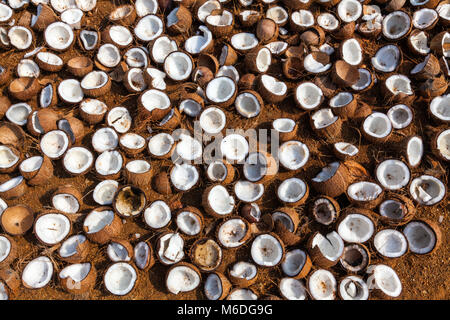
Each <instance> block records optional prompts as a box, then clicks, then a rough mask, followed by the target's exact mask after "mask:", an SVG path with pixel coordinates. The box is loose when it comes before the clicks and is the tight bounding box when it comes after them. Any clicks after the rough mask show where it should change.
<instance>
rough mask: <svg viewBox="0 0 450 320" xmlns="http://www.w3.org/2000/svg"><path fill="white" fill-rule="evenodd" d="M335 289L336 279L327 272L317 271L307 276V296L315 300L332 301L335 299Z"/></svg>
mask: <svg viewBox="0 0 450 320" xmlns="http://www.w3.org/2000/svg"><path fill="white" fill-rule="evenodd" d="M336 287H337V283H336V278H335V277H334V276H333V274H332V273H331V272H330V271H328V270H324V269H319V270H316V271H314V272H313V273H312V274H311V275H310V276H309V279H308V289H309V294H310V295H311V296H312V297H313V299H315V300H334V299H335V298H336V289H337V288H336Z"/></svg>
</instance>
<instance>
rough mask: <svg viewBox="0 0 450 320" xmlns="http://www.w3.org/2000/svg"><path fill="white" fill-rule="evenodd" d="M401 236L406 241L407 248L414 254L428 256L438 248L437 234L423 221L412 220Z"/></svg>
mask: <svg viewBox="0 0 450 320" xmlns="http://www.w3.org/2000/svg"><path fill="white" fill-rule="evenodd" d="M403 234H404V235H405V237H406V239H407V240H408V247H409V249H410V250H411V252H413V253H416V254H428V253H430V252H432V251H434V249H435V248H436V247H437V246H438V242H439V239H438V236H439V235H438V234H436V232H435V230H434V229H433V228H432V227H431V226H430V225H429V224H427V223H426V222H425V221H421V220H414V221H411V222H409V223H408V224H407V225H406V226H405V228H404V229H403Z"/></svg>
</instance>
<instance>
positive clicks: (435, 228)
mask: <svg viewBox="0 0 450 320" xmlns="http://www.w3.org/2000/svg"><path fill="white" fill-rule="evenodd" d="M412 221H418V222H422V223H424V224H426V225H428V226H429V227H430V228H431V230H433V232H434V235H435V236H436V244H435V245H434V248H433V249H432V250H431V251H430V252H428V253H425V255H429V254H432V253H434V252H436V250H438V249H439V247H440V246H441V244H442V239H443V238H442V236H443V235H442V230H441V228H440V227H439V225H438V224H437V223H436V222H434V221H432V220H430V219H428V218H421V219H414V220H412ZM421 255H424V254H421Z"/></svg>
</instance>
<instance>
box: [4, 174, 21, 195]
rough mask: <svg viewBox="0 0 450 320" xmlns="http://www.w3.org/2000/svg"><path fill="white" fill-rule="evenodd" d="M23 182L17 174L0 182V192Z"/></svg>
mask: <svg viewBox="0 0 450 320" xmlns="http://www.w3.org/2000/svg"><path fill="white" fill-rule="evenodd" d="M22 182H23V177H22V176H17V177H14V178H12V179H9V180H7V181H6V182H4V183H2V184H0V192H6V191H8V190H12V189H14V188H15V187H17V186H18V185H19V184H21V183H22Z"/></svg>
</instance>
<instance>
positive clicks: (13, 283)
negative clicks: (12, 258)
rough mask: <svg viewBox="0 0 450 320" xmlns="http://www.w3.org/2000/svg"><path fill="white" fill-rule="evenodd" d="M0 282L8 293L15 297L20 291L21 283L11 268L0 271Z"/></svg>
mask: <svg viewBox="0 0 450 320" xmlns="http://www.w3.org/2000/svg"><path fill="white" fill-rule="evenodd" d="M0 280H2V281H4V282H5V284H6V286H7V287H8V289H9V291H10V293H12V294H13V295H17V294H18V293H19V291H20V289H21V285H22V281H21V279H20V275H19V273H18V272H17V271H15V270H13V269H11V268H3V269H0Z"/></svg>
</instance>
